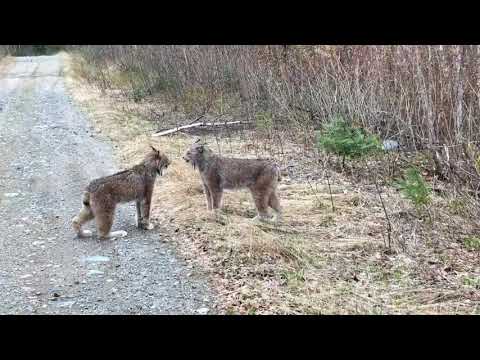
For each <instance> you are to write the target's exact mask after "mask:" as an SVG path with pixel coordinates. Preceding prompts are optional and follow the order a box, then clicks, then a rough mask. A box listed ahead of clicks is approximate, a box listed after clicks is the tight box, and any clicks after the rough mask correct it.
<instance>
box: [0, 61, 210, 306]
mask: <svg viewBox="0 0 480 360" xmlns="http://www.w3.org/2000/svg"><path fill="white" fill-rule="evenodd" d="M62 68H63V65H62V59H61V57H59V56H37V57H18V58H16V61H15V63H14V64H12V65H11V66H10V67H8V68H6V69H5V70H3V71H4V72H3V73H1V74H0V296H1V299H0V314H195V313H200V314H205V313H210V312H211V311H212V305H211V304H212V295H211V292H210V291H209V288H208V285H207V282H206V279H205V277H204V276H203V275H202V274H199V273H198V272H197V271H196V270H195V269H192V268H191V267H189V266H188V265H187V264H185V263H184V262H182V261H181V260H180V259H179V258H177V257H176V255H175V249H174V248H173V247H172V245H171V244H170V243H169V242H168V239H167V238H165V237H164V236H163V235H162V229H161V228H160V229H158V228H156V229H155V230H152V231H150V232H146V231H141V230H137V229H136V227H135V226H134V223H135V216H134V214H135V206H134V204H125V205H122V206H120V207H119V208H117V215H116V219H115V223H114V225H113V230H119V229H123V230H126V231H127V232H128V236H127V237H126V238H121V239H117V240H105V241H99V240H97V238H96V237H94V238H91V239H78V238H75V237H74V234H73V232H72V229H71V226H70V220H71V219H72V218H73V216H75V215H76V214H77V212H78V210H79V209H80V207H81V194H82V192H83V189H84V188H85V186H86V185H87V184H88V182H89V181H90V180H91V179H94V178H96V177H100V176H104V175H108V174H110V173H112V172H114V171H117V170H119V169H118V168H117V167H116V166H115V163H114V160H113V156H112V149H111V144H108V143H105V142H102V141H101V140H99V139H97V138H95V136H94V132H93V130H92V128H91V126H90V125H89V123H88V120H87V118H86V116H85V115H84V114H83V113H82V112H81V110H80V109H78V108H77V107H76V106H75V104H74V103H73V101H72V100H71V99H70V98H69V96H68V95H67V93H66V89H65V85H64V78H63V77H62V73H63V72H62ZM157 186H161V179H160V180H157ZM85 228H86V229H92V230H94V223H93V222H91V223H90V224H88V225H87V226H86V227H85Z"/></svg>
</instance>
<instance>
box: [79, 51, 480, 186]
mask: <svg viewBox="0 0 480 360" xmlns="http://www.w3.org/2000/svg"><path fill="white" fill-rule="evenodd" d="M73 48H74V49H75V50H77V51H80V52H81V53H82V54H83V55H84V57H85V59H86V60H87V63H88V65H89V66H90V68H91V71H92V72H91V74H90V78H91V79H92V80H94V81H95V82H96V83H98V84H99V86H101V87H102V88H103V89H110V88H117V89H120V90H121V91H122V93H123V94H124V95H125V96H130V97H132V98H133V99H134V100H136V101H143V99H146V98H148V97H150V96H162V97H163V98H164V100H167V102H168V103H170V104H172V108H174V109H180V110H182V111H183V112H184V113H185V114H187V116H192V117H193V116H198V115H200V114H202V113H206V112H207V113H212V114H217V115H218V114H220V115H225V116H233V117H239V116H241V117H244V118H246V119H247V120H250V121H252V122H254V123H255V124H256V127H257V130H258V131H257V134H259V135H261V136H262V137H263V138H265V139H270V140H271V142H272V143H273V144H275V146H281V145H282V139H285V138H286V137H290V138H292V139H294V140H295V141H296V142H297V143H300V144H303V146H304V148H305V149H306V151H308V150H309V149H312V148H313V147H314V143H315V138H314V132H313V130H314V129H318V128H320V127H321V125H322V123H323V122H324V121H327V120H328V119H329V118H331V117H332V116H336V115H342V116H343V117H344V118H346V119H348V120H350V121H353V122H355V123H357V124H359V125H362V126H363V127H365V128H367V129H369V130H370V131H373V132H374V133H376V134H378V135H380V136H381V137H382V138H384V139H386V138H388V139H395V140H397V141H399V142H400V143H401V145H402V147H403V148H406V149H411V150H428V151H430V152H431V154H432V158H433V161H434V163H435V165H436V171H437V174H438V175H439V176H442V177H444V178H447V179H449V180H452V181H457V180H459V181H461V182H462V183H467V184H468V185H470V188H477V187H479V186H480V174H479V167H480V161H479V154H480V148H479V146H478V144H479V140H480V139H479V137H480V133H479V132H478V128H479V125H480V123H479V122H480V120H479V119H480V116H479V115H480V106H479V105H480V97H479V95H478V94H480V92H479V90H480V89H479V85H480V70H479V69H480V67H479V65H480V47H479V46H156V45H155V46H137V45H128V46H127V45H121V46H111V45H106V46H81V47H78V46H75V47H73Z"/></svg>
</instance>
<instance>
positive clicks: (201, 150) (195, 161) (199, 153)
mask: <svg viewBox="0 0 480 360" xmlns="http://www.w3.org/2000/svg"><path fill="white" fill-rule="evenodd" d="M207 151H208V149H207V148H206V147H205V145H203V144H193V145H192V146H191V147H190V149H188V150H187V152H186V153H185V155H184V156H183V160H185V161H186V162H187V163H191V164H192V166H193V168H194V169H195V168H196V167H198V166H199V164H201V163H202V162H204V160H205V153H206V152H207Z"/></svg>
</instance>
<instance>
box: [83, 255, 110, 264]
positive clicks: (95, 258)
mask: <svg viewBox="0 0 480 360" xmlns="http://www.w3.org/2000/svg"><path fill="white" fill-rule="evenodd" d="M82 261H84V262H107V261H110V258H109V257H106V256H100V255H94V256H86V257H83V258H82Z"/></svg>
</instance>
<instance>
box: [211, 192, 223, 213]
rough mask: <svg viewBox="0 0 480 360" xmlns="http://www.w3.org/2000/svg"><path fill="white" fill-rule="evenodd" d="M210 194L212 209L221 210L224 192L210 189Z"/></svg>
mask: <svg viewBox="0 0 480 360" xmlns="http://www.w3.org/2000/svg"><path fill="white" fill-rule="evenodd" d="M210 193H211V195H212V207H213V209H220V207H221V206H222V196H223V191H222V190H220V189H215V190H214V189H210Z"/></svg>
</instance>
